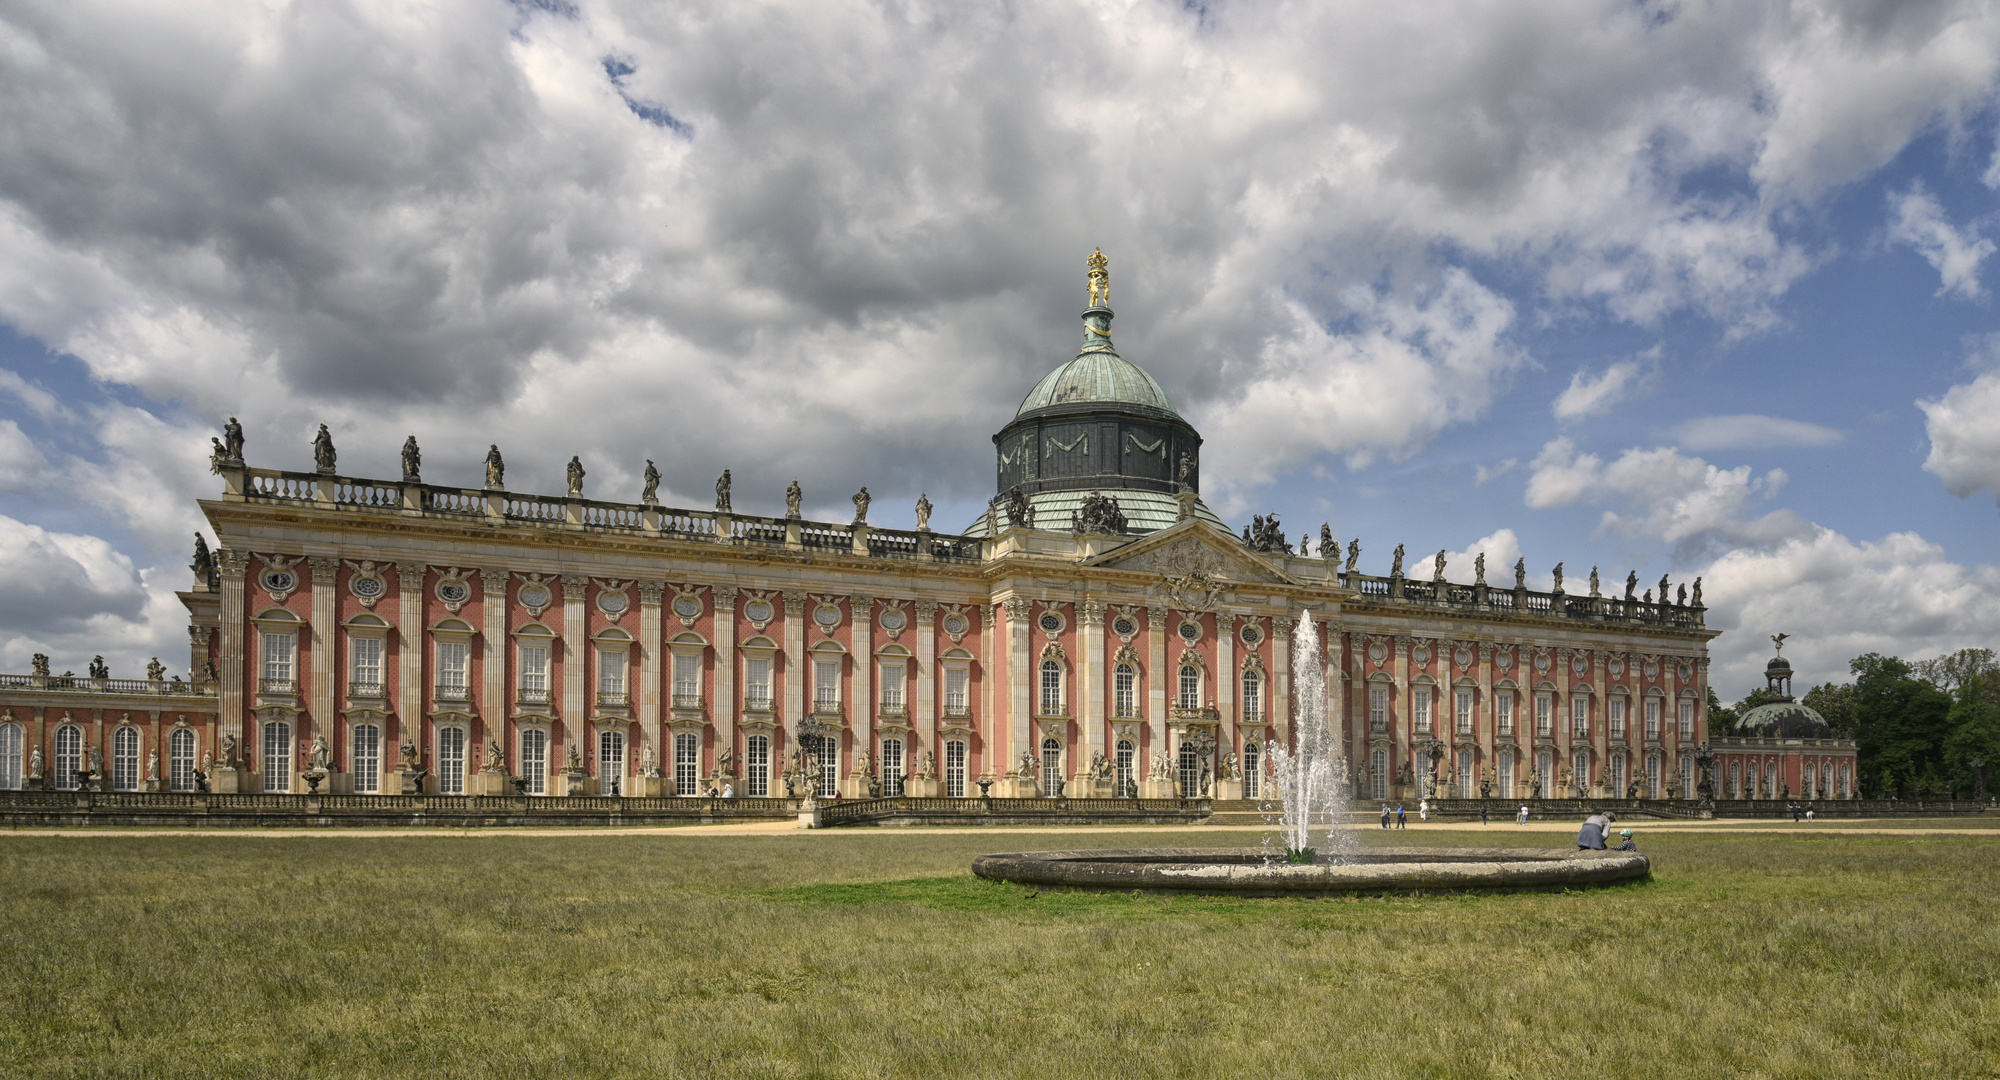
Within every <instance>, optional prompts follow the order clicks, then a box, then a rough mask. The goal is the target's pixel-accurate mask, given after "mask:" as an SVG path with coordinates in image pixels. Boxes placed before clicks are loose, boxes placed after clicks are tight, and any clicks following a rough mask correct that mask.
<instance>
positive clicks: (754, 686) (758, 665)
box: [743, 656, 772, 754]
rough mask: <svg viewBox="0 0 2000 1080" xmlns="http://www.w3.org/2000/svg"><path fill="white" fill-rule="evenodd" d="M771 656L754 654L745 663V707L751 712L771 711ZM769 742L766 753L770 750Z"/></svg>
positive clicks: (765, 748)
mask: <svg viewBox="0 0 2000 1080" xmlns="http://www.w3.org/2000/svg"><path fill="white" fill-rule="evenodd" d="M771 669H772V663H771V658H770V657H768V656H753V657H751V658H750V659H749V660H747V661H745V662H744V664H743V707H744V708H746V709H749V710H750V711H751V712H770V711H771V681H772V680H771ZM770 749H771V748H770V745H769V743H766V744H765V747H764V750H765V753H767V754H768V753H769V752H770Z"/></svg>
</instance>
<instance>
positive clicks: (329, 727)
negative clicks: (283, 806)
mask: <svg viewBox="0 0 2000 1080" xmlns="http://www.w3.org/2000/svg"><path fill="white" fill-rule="evenodd" d="M306 563H307V565H309V566H310V567H312V627H311V630H312V692H311V696H310V697H308V698H307V699H306V708H307V709H308V710H310V713H311V715H310V716H309V717H308V719H309V720H310V731H308V725H307V724H300V725H299V730H298V732H297V733H296V734H295V735H294V736H293V737H294V738H295V739H296V740H298V743H299V745H300V746H307V747H309V746H311V745H312V735H314V734H319V735H325V736H326V742H327V746H328V748H329V749H333V750H334V758H333V763H332V766H331V769H332V771H334V772H339V771H341V769H340V760H341V759H340V754H339V751H338V749H337V747H338V746H339V745H340V728H339V725H337V724H335V723H334V719H333V717H334V712H333V701H334V694H333V680H334V676H335V675H336V674H337V673H338V672H339V671H340V669H341V668H343V667H344V666H345V665H344V664H343V663H342V662H341V658H340V656H339V652H340V646H339V638H340V626H339V623H340V616H339V613H338V612H337V611H336V610H335V605H334V601H335V598H336V595H337V594H336V593H335V592H334V584H335V582H336V581H338V580H339V574H340V560H339V559H335V558H329V557H326V556H321V555H316V556H313V557H312V558H310V559H307V560H306ZM293 775H295V776H296V775H297V770H296V769H294V771H293ZM292 787H293V789H294V790H297V791H303V790H305V788H304V784H303V781H296V780H295V781H294V782H293V784H292ZM326 790H327V791H328V792H332V791H334V790H336V788H335V786H334V783H333V779H332V777H328V778H327V781H326Z"/></svg>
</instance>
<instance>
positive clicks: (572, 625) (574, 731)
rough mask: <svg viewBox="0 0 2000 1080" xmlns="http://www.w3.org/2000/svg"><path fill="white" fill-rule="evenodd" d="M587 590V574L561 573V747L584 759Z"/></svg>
mask: <svg viewBox="0 0 2000 1080" xmlns="http://www.w3.org/2000/svg"><path fill="white" fill-rule="evenodd" d="M589 593H590V579H589V578H588V577H582V576H578V575H574V574H566V575H564V576H563V579H562V594H563V629H562V635H563V636H562V648H561V652H562V729H563V741H562V747H563V748H567V747H571V746H574V747H576V749H577V753H579V754H583V755H584V758H585V761H586V762H589V761H591V760H592V755H590V754H589V753H588V751H589V747H587V746H585V745H584V743H583V727H584V718H585V717H586V716H588V715H589V713H588V712H587V711H586V709H585V707H584V690H585V688H586V687H587V686H588V685H589V678H590V670H589V661H588V656H589V653H590V620H589V617H588V615H587V613H586V611H585V609H584V599H585V598H586V597H587V596H588V595H589ZM551 752H552V753H553V752H556V748H552V749H551ZM562 752H563V753H565V754H567V752H568V751H567V749H562ZM587 768H588V765H586V769H587ZM568 794H577V793H576V792H568Z"/></svg>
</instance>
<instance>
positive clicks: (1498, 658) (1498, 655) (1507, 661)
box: [1493, 649, 1514, 671]
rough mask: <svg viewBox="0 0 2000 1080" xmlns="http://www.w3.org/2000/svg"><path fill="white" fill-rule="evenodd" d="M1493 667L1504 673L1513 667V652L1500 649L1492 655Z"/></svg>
mask: <svg viewBox="0 0 2000 1080" xmlns="http://www.w3.org/2000/svg"><path fill="white" fill-rule="evenodd" d="M1493 666H1494V667H1497V668H1499V669H1500V670H1501V671H1506V670H1507V669H1508V668H1511V667H1513V666H1514V650H1512V649H1500V650H1497V651H1495V652H1494V654H1493Z"/></svg>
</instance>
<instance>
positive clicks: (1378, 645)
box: [1368, 638, 1389, 664]
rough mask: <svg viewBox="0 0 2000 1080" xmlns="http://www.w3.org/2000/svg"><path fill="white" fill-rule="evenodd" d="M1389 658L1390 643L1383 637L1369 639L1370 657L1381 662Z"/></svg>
mask: <svg viewBox="0 0 2000 1080" xmlns="http://www.w3.org/2000/svg"><path fill="white" fill-rule="evenodd" d="M1388 658H1389V646H1388V644H1387V643H1386V642H1384V641H1383V640H1382V639H1381V638H1370V639H1369V641H1368V659H1370V660H1373V661H1375V662H1376V663H1378V664H1379V663H1381V662H1382V661H1384V660H1387V659H1388Z"/></svg>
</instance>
